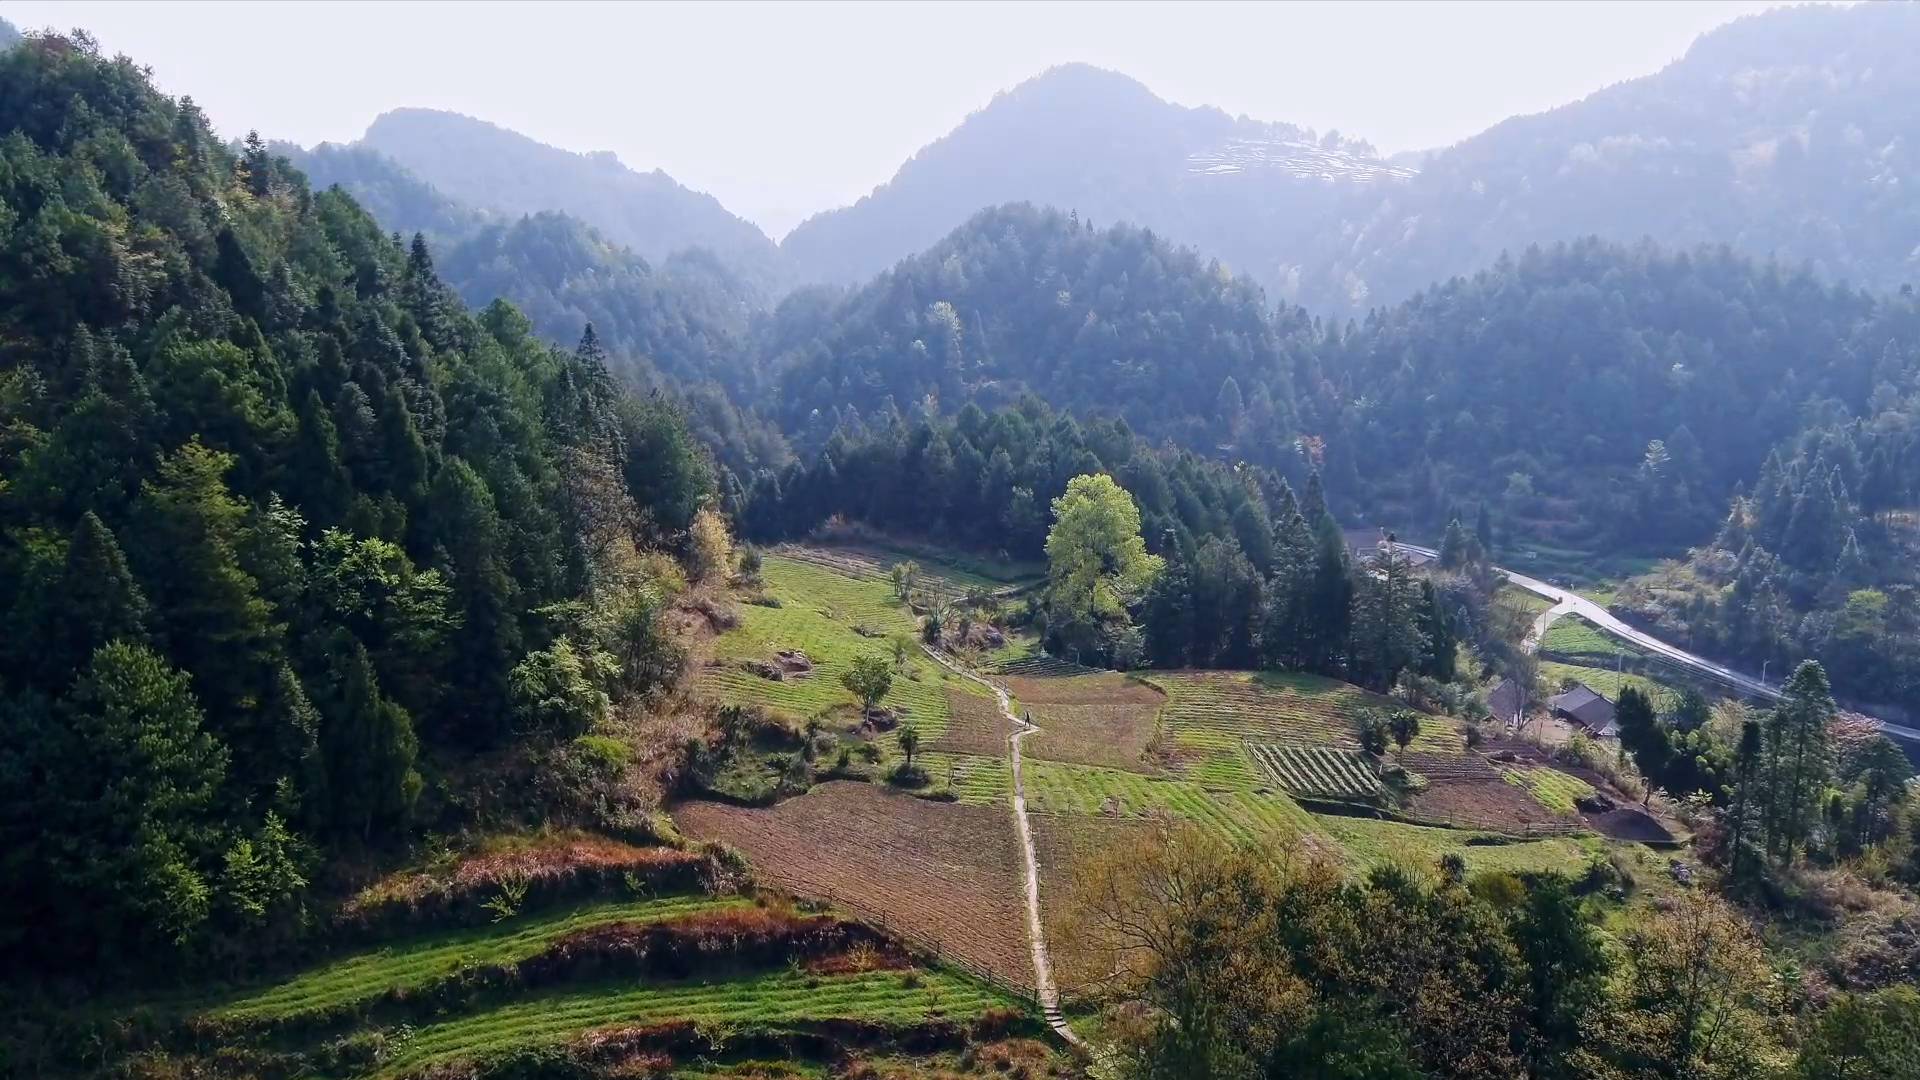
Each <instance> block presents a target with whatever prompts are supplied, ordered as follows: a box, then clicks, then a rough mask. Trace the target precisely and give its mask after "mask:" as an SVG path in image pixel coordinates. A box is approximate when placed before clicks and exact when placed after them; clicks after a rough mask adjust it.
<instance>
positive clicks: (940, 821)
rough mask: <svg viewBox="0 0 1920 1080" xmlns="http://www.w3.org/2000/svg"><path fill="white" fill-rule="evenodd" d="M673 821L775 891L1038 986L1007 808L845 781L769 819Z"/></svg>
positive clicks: (708, 815) (717, 807) (690, 815)
mask: <svg viewBox="0 0 1920 1080" xmlns="http://www.w3.org/2000/svg"><path fill="white" fill-rule="evenodd" d="M674 817H675V819H676V820H677V821H678V822H679V825H680V827H681V828H682V829H683V830H685V831H686V832H687V833H688V834H689V835H691V836H697V837H700V838H701V839H704V840H718V841H722V842H724V843H726V844H729V845H731V846H733V847H734V848H736V849H738V850H739V851H740V852H741V853H743V854H744V855H746V857H747V858H748V860H749V861H751V862H752V864H753V867H754V869H755V871H756V872H757V873H758V874H759V875H760V876H761V877H762V879H763V880H766V881H768V882H769V883H772V884H775V885H778V886H780V887H781V888H784V889H788V890H790V891H792V892H794V893H796V894H798V895H801V896H812V897H820V898H823V899H827V900H830V901H833V902H835V903H838V904H840V905H843V906H845V907H846V908H848V909H850V910H852V911H854V912H855V913H857V914H859V915H860V916H861V917H863V918H867V919H871V920H873V921H875V922H877V923H879V924H881V926H882V928H883V929H885V930H887V931H890V932H893V933H895V934H897V935H899V936H902V937H904V938H906V939H907V940H908V941H910V942H911V943H912V944H914V945H916V946H921V947H925V948H929V949H933V950H936V951H938V952H939V953H940V955H941V956H942V957H943V958H945V959H948V960H951V961H954V962H957V963H959V964H961V965H962V966H965V967H969V968H972V969H974V970H977V971H981V972H984V973H987V974H991V975H993V976H995V977H997V978H999V979H1002V980H1006V981H1008V982H1013V983H1016V984H1018V985H1023V986H1024V985H1028V984H1030V983H1031V982H1032V980H1033V969H1032V966H1031V961H1030V960H1029V958H1028V953H1027V935H1026V923H1025V913H1024V910H1023V904H1022V900H1021V895H1022V893H1021V883H1020V880H1021V875H1020V854H1019V849H1018V846H1017V844H1016V842H1015V840H1014V831H1013V827H1012V824H1011V823H1010V822H1009V821H1008V820H1007V816H1006V810H1005V809H1004V808H1002V807H987V806H968V805H964V804H960V803H941V802H931V801H928V800H925V799H916V798H914V797H912V796H910V795H904V794H901V793H898V792H893V791H888V790H886V789H883V788H879V787H875V786H872V785H868V784H860V783H853V782H847V781H836V782H833V783H827V784H822V785H820V786H818V787H816V788H814V789H813V790H812V791H810V792H808V793H807V794H805V795H802V796H800V797H798V798H794V799H788V800H786V801H785V802H782V803H780V804H778V805H776V806H771V807H766V808H763V809H750V808H746V807H738V806H729V805H725V804H721V803H713V802H691V803H686V804H684V805H682V806H681V807H680V808H679V809H677V810H676V811H675V812H674Z"/></svg>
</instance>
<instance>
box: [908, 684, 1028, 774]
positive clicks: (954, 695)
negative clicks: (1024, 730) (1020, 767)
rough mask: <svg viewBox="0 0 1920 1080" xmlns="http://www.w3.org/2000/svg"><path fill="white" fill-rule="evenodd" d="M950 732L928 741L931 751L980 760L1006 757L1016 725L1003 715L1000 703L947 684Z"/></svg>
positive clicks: (948, 725)
mask: <svg viewBox="0 0 1920 1080" xmlns="http://www.w3.org/2000/svg"><path fill="white" fill-rule="evenodd" d="M947 712H948V717H947V729H946V730H945V731H943V732H941V733H940V737H939V738H936V739H929V740H928V741H927V743H926V747H927V749H928V750H932V751H935V752H944V753H954V754H976V755H979V756H981V757H1005V756H1006V753H1007V737H1008V736H1009V735H1012V734H1013V725H1012V724H1011V723H1009V722H1008V721H1007V718H1006V717H1005V716H1003V715H1001V713H1000V702H999V701H998V700H996V699H994V698H990V697H987V696H985V695H983V694H972V693H968V692H966V691H964V690H961V689H959V688H958V687H956V686H954V685H953V684H952V683H949V684H948V685H947Z"/></svg>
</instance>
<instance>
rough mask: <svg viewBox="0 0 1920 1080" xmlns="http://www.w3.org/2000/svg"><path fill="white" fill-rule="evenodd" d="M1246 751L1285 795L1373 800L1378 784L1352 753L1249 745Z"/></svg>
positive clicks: (1317, 748)
mask: <svg viewBox="0 0 1920 1080" xmlns="http://www.w3.org/2000/svg"><path fill="white" fill-rule="evenodd" d="M1247 751H1248V752H1249V753H1251V754H1252V755H1253V759H1254V760H1255V761H1256V762H1258V763H1259V764H1260V766H1261V767H1262V768H1263V769H1265V770H1266V772H1267V775H1269V776H1271V777H1272V778H1273V781H1274V783H1276V784H1279V785H1280V786H1281V787H1283V788H1285V789H1286V790H1287V792H1288V794H1291V795H1304V796H1307V797H1309V798H1321V799H1372V798H1376V797H1378V796H1379V795H1380V780H1379V778H1378V777H1376V776H1374V775H1373V769H1372V767H1370V766H1369V765H1368V764H1367V762H1366V760H1365V759H1364V758H1362V757H1361V756H1360V755H1359V754H1357V753H1355V752H1353V751H1351V750H1335V749H1333V748H1331V747H1326V746H1283V745H1276V744H1273V743H1250V744H1248V746H1247Z"/></svg>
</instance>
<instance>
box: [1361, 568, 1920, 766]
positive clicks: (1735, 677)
mask: <svg viewBox="0 0 1920 1080" xmlns="http://www.w3.org/2000/svg"><path fill="white" fill-rule="evenodd" d="M1394 546H1396V547H1398V548H1399V549H1400V550H1402V551H1409V552H1413V553H1414V554H1417V555H1425V556H1426V557H1428V558H1430V559H1437V558H1439V557H1440V553H1439V552H1438V551H1435V550H1434V549H1432V548H1426V547H1421V546H1419V545H1418V544H1405V543H1401V542H1399V541H1397V540H1396V541H1395V542H1394ZM1493 570H1494V572H1495V573H1497V574H1499V575H1501V576H1502V577H1504V578H1506V579H1507V580H1508V581H1510V582H1512V583H1513V584H1515V585H1518V586H1519V587H1520V588H1522V589H1525V590H1526V591H1528V592H1530V593H1532V594H1534V595H1535V596H1541V597H1545V598H1546V599H1548V600H1551V601H1553V607H1552V608H1551V609H1549V610H1548V611H1546V612H1545V613H1543V614H1542V615H1541V616H1540V618H1538V619H1536V620H1534V624H1533V631H1532V633H1531V634H1530V635H1529V638H1530V639H1531V640H1533V641H1534V643H1535V644H1536V645H1537V644H1538V638H1539V637H1541V636H1542V635H1544V633H1545V632H1546V628H1547V624H1549V623H1551V622H1553V620H1555V619H1557V618H1559V617H1560V616H1562V615H1569V614H1571V615H1578V616H1580V617H1581V618H1583V619H1585V620H1587V621H1588V622H1590V623H1592V624H1593V625H1595V626H1597V627H1599V628H1600V629H1602V630H1605V631H1606V632H1607V633H1609V634H1612V635H1613V636H1614V637H1617V638H1620V639H1621V640H1623V641H1626V642H1630V643H1632V644H1633V645H1636V646H1639V647H1640V648H1642V649H1644V650H1646V651H1647V652H1650V653H1653V654H1655V655H1658V656H1661V657H1664V658H1665V659H1667V660H1671V661H1673V662H1674V663H1675V664H1678V665H1679V666H1681V667H1684V668H1688V669H1690V670H1693V671H1697V672H1699V673H1700V674H1702V675H1705V676H1707V677H1708V678H1711V679H1716V680H1718V681H1720V682H1723V683H1727V684H1729V685H1731V686H1734V687H1737V688H1738V689H1741V690H1744V691H1746V692H1747V693H1749V694H1754V695H1756V696H1759V697H1763V698H1766V699H1767V700H1768V701H1778V700H1780V691H1778V690H1776V689H1774V688H1773V687H1771V686H1768V685H1767V684H1765V683H1763V682H1761V681H1760V680H1759V679H1756V678H1754V677H1753V676H1751V675H1746V674H1743V673H1741V672H1738V671H1735V670H1733V669H1732V668H1730V667H1727V666H1725V665H1723V664H1716V663H1714V662H1713V661H1711V660H1708V659H1707V658H1706V657H1704V656H1697V655H1695V654H1693V653H1690V652H1688V651H1686V650H1685V649H1682V648H1679V647H1677V646H1674V645H1669V644H1667V643H1666V642H1664V641H1661V640H1660V639H1659V638H1657V637H1654V636H1653V635H1651V634H1648V633H1646V632H1644V631H1641V630H1636V629H1634V628H1633V627H1631V626H1628V625H1627V624H1626V623H1624V622H1621V621H1620V620H1619V619H1617V618H1615V617H1614V616H1613V613H1612V612H1609V611H1608V610H1607V609H1606V608H1605V607H1602V606H1601V605H1600V604H1597V603H1595V602H1594V601H1592V600H1589V599H1587V598H1586V597H1584V596H1581V595H1580V594H1579V593H1575V592H1569V591H1567V590H1566V589H1562V588H1560V587H1559V586H1557V585H1549V584H1547V583H1546V582H1544V581H1540V580H1538V579H1536V578H1530V577H1528V576H1527V575H1525V574H1522V573H1518V572H1516V571H1513V570H1508V569H1506V568H1504V567H1499V566H1496V567H1494V568H1493ZM1873 721H1874V723H1876V724H1879V725H1880V730H1882V731H1884V732H1886V733H1887V734H1889V735H1895V736H1898V737H1900V738H1903V739H1911V740H1914V741H1920V729H1915V728H1910V727H1903V726H1901V725H1899V724H1890V723H1887V722H1886V721H1885V720H1881V719H1879V718H1877V717H1875V718H1873Z"/></svg>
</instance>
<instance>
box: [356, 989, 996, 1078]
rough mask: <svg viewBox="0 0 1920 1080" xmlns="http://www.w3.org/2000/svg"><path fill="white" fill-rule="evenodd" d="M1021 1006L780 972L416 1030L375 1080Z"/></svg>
mask: <svg viewBox="0 0 1920 1080" xmlns="http://www.w3.org/2000/svg"><path fill="white" fill-rule="evenodd" d="M1010 1006H1011V1007H1017V1006H1018V1001H1017V999H1014V998H1010V997H1008V996H1007V995H1005V994H1002V993H1000V992H998V991H995V990H992V989H990V988H988V987H986V986H984V985H982V984H980V983H978V982H976V981H974V980H971V979H968V978H966V977H965V976H963V975H959V974H954V973H948V972H944V971H939V970H934V971H915V972H910V973H902V972H899V971H879V972H864V973H860V974H853V975H842V976H828V977H816V976H811V975H807V974H805V973H801V972H788V971H781V972H778V973H771V974H762V975H754V976H749V977H745V978H735V979H721V980H715V981H690V982H675V983H658V984H653V985H643V986H627V987H604V988H594V989H585V990H581V989H575V990H566V991H560V992H554V993H543V994H536V995H531V996H529V997H527V998H525V999H523V1000H521V1001H516V1002H514V1003H513V1004H511V1005H506V1006H503V1007H500V1008H496V1009H491V1010H488V1011H485V1012H480V1013H476V1014H474V1015H472V1016H464V1017H461V1018H459V1019H456V1020H449V1021H446V1022H443V1023H436V1024H428V1025H426V1026H424V1027H421V1028H419V1029H417V1030H415V1031H414V1032H413V1033H412V1035H411V1037H410V1038H408V1039H406V1040H405V1041H404V1042H402V1043H401V1044H400V1045H399V1048H398V1049H397V1050H396V1051H395V1052H394V1054H393V1056H392V1057H391V1058H390V1059H389V1060H388V1062H387V1063H386V1065H385V1067H384V1068H383V1069H382V1070H381V1071H380V1073H379V1074H378V1075H380V1076H383V1077H400V1076H405V1075H408V1074H410V1073H414V1072H417V1071H419V1070H421V1069H422V1068H423V1067H425V1066H428V1065H433V1064H439V1063H446V1062H453V1061H460V1060H468V1059H483V1058H487V1057H491V1056H495V1055H498V1054H501V1053H504V1052H506V1051H509V1050H518V1049H525V1048H530V1047H541V1046H554V1045H559V1044H563V1043H566V1042H570V1041H572V1040H575V1039H578V1038H580V1037H582V1036H584V1035H587V1034H589V1033H591V1032H597V1031H604V1030H607V1029H617V1028H623V1027H641V1026H645V1025H649V1024H658V1023H662V1022H666V1021H692V1022H695V1023H698V1024H701V1025H705V1026H711V1027H715V1028H720V1029H726V1028H749V1027H768V1026H776V1025H786V1024H798V1023H805V1022H809V1021H815V1022H817V1021H830V1020H860V1021H866V1022H869V1023H882V1024H901V1025H904V1024H913V1023H918V1022H921V1021H924V1020H927V1019H930V1018H935V1017H945V1018H949V1019H959V1020H966V1019H971V1018H973V1017H977V1016H979V1015H981V1014H982V1013H984V1012H986V1011H987V1010H989V1009H995V1008H1006V1007H1010Z"/></svg>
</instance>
